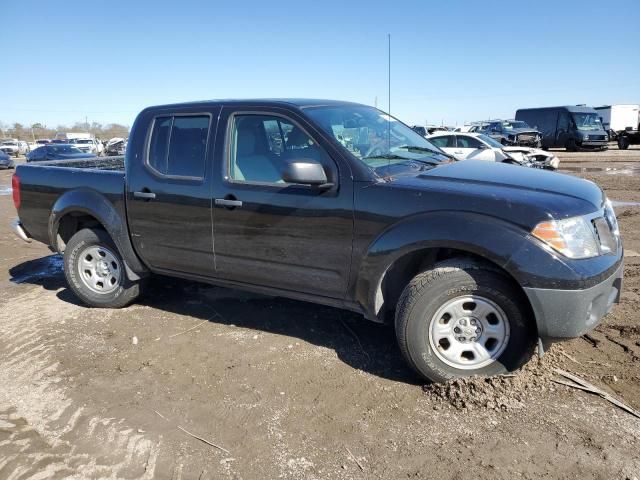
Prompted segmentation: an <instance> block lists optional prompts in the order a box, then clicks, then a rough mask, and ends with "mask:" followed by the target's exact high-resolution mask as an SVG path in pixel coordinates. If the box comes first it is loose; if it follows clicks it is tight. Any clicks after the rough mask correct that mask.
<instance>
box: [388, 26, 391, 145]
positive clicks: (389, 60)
mask: <svg viewBox="0 0 640 480" xmlns="http://www.w3.org/2000/svg"><path fill="white" fill-rule="evenodd" d="M387 48H388V53H389V57H388V59H387V67H388V71H387V76H388V79H389V84H388V95H389V106H388V108H387V115H388V116H389V120H388V121H387V122H388V123H387V149H388V150H389V151H391V34H390V33H387Z"/></svg>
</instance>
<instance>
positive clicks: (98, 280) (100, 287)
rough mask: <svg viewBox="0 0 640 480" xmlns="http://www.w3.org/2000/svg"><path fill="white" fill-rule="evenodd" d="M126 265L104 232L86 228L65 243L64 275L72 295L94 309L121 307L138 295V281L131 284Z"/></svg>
mask: <svg viewBox="0 0 640 480" xmlns="http://www.w3.org/2000/svg"><path fill="white" fill-rule="evenodd" d="M124 266H125V262H124V260H123V259H122V256H121V255H120V252H118V249H117V247H116V245H115V244H114V243H113V240H112V239H111V237H110V236H109V234H108V233H107V232H105V231H104V230H102V229H91V228H85V229H82V230H80V231H78V232H77V233H76V234H75V235H73V237H71V239H70V240H69V242H68V243H67V246H66V248H65V251H64V274H65V277H66V279H67V283H68V284H69V287H70V288H71V290H73V293H75V294H76V296H77V297H78V298H79V299H80V300H82V302H83V303H85V304H87V305H89V306H91V307H96V308H122V307H125V306H127V305H129V304H130V303H132V302H133V301H134V300H135V299H136V298H137V297H138V296H139V295H140V283H139V281H136V282H134V281H131V280H129V278H128V277H127V273H126V271H125V267H124Z"/></svg>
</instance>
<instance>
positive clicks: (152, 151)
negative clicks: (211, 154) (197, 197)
mask: <svg viewBox="0 0 640 480" xmlns="http://www.w3.org/2000/svg"><path fill="white" fill-rule="evenodd" d="M209 121H210V117H209V116H208V115H180V116H172V117H157V118H156V119H155V122H154V124H153V130H152V132H151V141H150V143H149V156H148V164H149V166H150V167H151V168H153V169H154V170H156V171H157V172H158V173H160V174H162V175H168V176H177V177H195V178H202V177H204V166H205V153H206V149H207V137H208V134H209Z"/></svg>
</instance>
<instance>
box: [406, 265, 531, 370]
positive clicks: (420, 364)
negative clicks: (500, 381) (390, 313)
mask: <svg viewBox="0 0 640 480" xmlns="http://www.w3.org/2000/svg"><path fill="white" fill-rule="evenodd" d="M456 312H457V313H456ZM532 325H533V323H532V321H531V318H530V314H529V307H528V304H527V301H526V299H525V298H524V295H523V294H522V292H521V291H520V290H519V289H518V288H517V287H515V286H514V285H513V283H512V281H511V280H510V279H508V278H506V277H505V276H504V275H503V274H501V273H500V272H498V271H497V270H492V269H491V267H489V266H481V265H478V264H476V263H474V262H472V261H468V260H463V259H459V260H455V259H454V260H449V261H446V262H441V263H439V264H437V265H436V266H435V267H434V268H433V269H432V270H428V271H426V272H423V273H420V274H418V275H416V277H414V278H413V280H411V282H409V284H408V285H407V287H406V288H405V289H404V291H403V293H402V295H401V297H400V300H399V301H398V307H397V309H396V324H395V326H396V335H397V338H398V343H399V346H400V350H401V351H402V354H403V356H404V357H405V359H406V360H407V362H408V363H409V365H411V366H412V367H413V368H414V369H415V370H416V371H417V372H418V373H419V374H420V375H422V376H423V377H425V378H426V379H428V380H431V381H433V382H445V381H447V380H451V379H455V378H459V377H468V376H472V375H480V376H489V375H497V374H501V373H504V372H507V371H513V370H516V369H518V368H520V367H521V366H522V365H523V364H524V363H525V362H526V361H528V360H529V359H530V358H531V355H532V353H533V346H534V343H535V338H536V335H535V330H534V328H533V327H532Z"/></svg>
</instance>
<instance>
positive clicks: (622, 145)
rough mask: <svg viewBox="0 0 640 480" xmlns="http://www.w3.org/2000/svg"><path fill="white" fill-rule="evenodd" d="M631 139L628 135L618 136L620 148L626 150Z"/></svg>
mask: <svg viewBox="0 0 640 480" xmlns="http://www.w3.org/2000/svg"><path fill="white" fill-rule="evenodd" d="M629 144H630V142H629V139H628V138H627V137H618V148H619V149H620V150H626V149H627V148H629Z"/></svg>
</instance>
